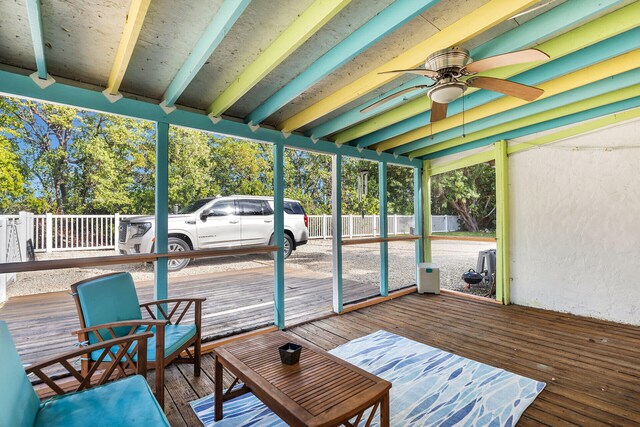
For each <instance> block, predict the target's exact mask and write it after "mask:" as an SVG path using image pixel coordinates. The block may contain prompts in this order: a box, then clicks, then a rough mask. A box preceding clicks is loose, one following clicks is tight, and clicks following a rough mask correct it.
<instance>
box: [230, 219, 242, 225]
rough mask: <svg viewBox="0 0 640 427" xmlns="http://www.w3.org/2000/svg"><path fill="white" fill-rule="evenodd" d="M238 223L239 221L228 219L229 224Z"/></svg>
mask: <svg viewBox="0 0 640 427" xmlns="http://www.w3.org/2000/svg"><path fill="white" fill-rule="evenodd" d="M239 222H240V221H239V220H237V219H230V220H229V224H237V223H239Z"/></svg>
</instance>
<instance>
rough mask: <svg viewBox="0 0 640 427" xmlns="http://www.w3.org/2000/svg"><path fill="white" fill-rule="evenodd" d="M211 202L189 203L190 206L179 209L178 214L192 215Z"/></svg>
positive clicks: (202, 200) (197, 201)
mask: <svg viewBox="0 0 640 427" xmlns="http://www.w3.org/2000/svg"><path fill="white" fill-rule="evenodd" d="M210 201H211V199H200V200H196V201H195V202H191V204H189V205H187V206H185V207H184V208H182V209H180V210H179V211H178V213H179V214H189V213H193V212H195V211H197V210H198V209H200V208H201V207H203V206H204V205H206V204H207V203H209V202H210Z"/></svg>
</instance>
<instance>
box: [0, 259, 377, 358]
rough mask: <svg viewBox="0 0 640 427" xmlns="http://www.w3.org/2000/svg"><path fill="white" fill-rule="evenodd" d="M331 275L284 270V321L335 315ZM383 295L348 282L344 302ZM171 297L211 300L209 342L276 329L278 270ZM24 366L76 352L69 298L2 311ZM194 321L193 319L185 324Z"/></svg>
mask: <svg viewBox="0 0 640 427" xmlns="http://www.w3.org/2000/svg"><path fill="white" fill-rule="evenodd" d="M136 288H137V290H138V297H139V299H140V301H141V302H143V301H150V300H152V299H153V282H150V281H146V282H140V283H137V284H136ZM332 289H333V287H332V278H331V275H327V274H326V273H325V274H322V273H316V272H310V271H308V270H302V269H297V268H287V269H286V270H285V315H286V321H287V322H288V323H289V324H295V323H299V322H302V321H305V320H310V319H314V318H318V317H320V316H323V315H327V314H330V313H331V301H332ZM376 294H378V288H377V287H374V286H370V285H364V284H362V283H359V282H355V281H345V283H344V299H345V301H355V300H359V299H362V298H365V297H368V296H372V295H376ZM169 296H170V297H206V298H207V301H206V302H205V303H204V305H203V308H202V310H203V315H202V325H203V335H204V337H205V340H206V339H214V338H220V337H223V336H228V335H233V334H238V333H241V332H245V331H248V330H252V329H256V328H258V327H261V326H267V325H273V269H272V268H270V267H263V268H255V269H246V270H239V271H229V272H224V273H212V274H208V275H200V276H189V277H184V278H178V279H172V280H171V281H170V283H169ZM0 319H2V320H5V321H6V322H7V324H8V326H9V330H10V331H11V334H12V336H13V339H14V341H15V343H16V346H17V348H18V353H19V354H20V357H21V359H22V363H23V364H27V363H33V362H34V361H36V360H39V359H42V358H43V357H47V356H49V355H53V354H58V353H60V352H63V351H65V350H68V349H70V348H72V346H73V344H74V343H75V342H76V339H75V336H72V335H71V332H72V331H74V330H76V329H78V328H79V327H80V325H79V323H78V317H77V314H76V308H75V305H74V303H73V299H72V298H71V296H70V295H69V293H67V292H52V293H47V294H37V295H28V296H23V297H15V298H11V299H9V301H8V302H7V303H6V304H5V305H4V306H3V307H1V308H0ZM186 320H189V319H188V318H186V319H185V321H186Z"/></svg>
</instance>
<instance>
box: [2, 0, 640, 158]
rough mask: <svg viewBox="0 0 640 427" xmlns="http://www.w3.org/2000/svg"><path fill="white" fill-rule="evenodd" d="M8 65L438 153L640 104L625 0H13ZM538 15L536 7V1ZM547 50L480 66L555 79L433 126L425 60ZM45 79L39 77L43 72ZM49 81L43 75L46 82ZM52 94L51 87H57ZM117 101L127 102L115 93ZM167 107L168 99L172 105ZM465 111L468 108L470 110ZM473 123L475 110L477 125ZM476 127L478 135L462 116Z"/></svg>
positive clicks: (632, 21)
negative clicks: (536, 92) (530, 93)
mask: <svg viewBox="0 0 640 427" xmlns="http://www.w3.org/2000/svg"><path fill="white" fill-rule="evenodd" d="M0 4H2V13H1V14H0V67H1V68H2V69H3V70H4V71H9V72H12V73H18V74H31V73H35V74H36V76H37V75H40V77H41V78H44V77H46V75H47V74H48V75H50V76H51V77H52V78H53V79H55V80H56V81H58V82H64V83H65V84H70V85H75V86H82V87H85V88H87V87H88V88H91V89H93V90H96V91H104V90H105V89H106V92H107V93H111V94H120V95H122V96H123V97H124V98H138V99H145V100H147V101H150V102H154V103H157V104H160V103H161V102H163V101H164V102H163V105H165V107H167V110H166V111H167V113H168V114H171V109H172V108H173V107H176V108H178V109H189V110H191V111H193V110H196V111H200V112H201V113H202V114H210V115H211V116H212V117H223V118H226V119H230V120H234V121H240V122H244V123H247V125H248V126H252V127H255V126H258V125H259V126H262V127H266V128H271V129H277V130H282V131H283V132H284V133H285V134H287V133H297V134H302V135H306V136H308V137H311V138H312V139H313V140H316V139H322V140H326V141H331V142H333V143H336V144H348V145H353V146H357V147H359V148H361V149H367V150H377V151H379V152H382V151H384V152H389V153H393V154H395V155H401V156H409V157H411V158H422V159H427V158H435V157H440V156H443V155H446V154H450V153H455V152H460V151H464V150H468V149H473V148H477V147H481V146H483V145H488V144H491V143H492V142H495V141H496V140H498V139H505V138H512V137H513V138H516V137H522V136H526V135H527V134H531V133H534V132H541V131H546V130H549V129H553V128H554V127H560V126H567V125H573V124H579V123H580V122H582V121H584V120H589V119H593V118H596V117H599V116H603V115H607V114H613V113H616V112H618V111H622V110H627V109H630V108H635V107H638V106H639V105H637V104H638V102H640V101H639V100H640V89H639V87H638V86H639V85H638V82H640V70H639V69H638V68H637V67H638V66H639V65H640V51H639V50H638V47H639V45H640V29H638V28H637V26H638V25H639V24H640V2H637V1H628V0H627V1H616V0H598V1H591V0H556V1H548V0H544V1H530V0H491V1H487V0H441V1H436V0H397V1H391V0H351V1H349V0H295V1H293V0H253V1H249V0H225V1H222V0H203V1H190V0H132V1H130V0H102V1H99V0H65V1H63V0H42V1H40V2H39V1H38V0H0ZM523 12H524V13H523ZM453 46H459V47H463V48H465V49H468V50H469V51H470V53H471V57H472V58H473V59H474V60H478V59H482V58H485V57H488V56H494V55H499V54H504V53H508V52H512V51H517V50H522V49H527V48H537V49H540V50H542V51H543V52H545V53H547V54H548V55H549V56H550V59H549V60H548V61H538V62H532V63H526V64H520V65H511V66H507V67H502V68H496V69H493V70H490V71H486V72H483V73H480V75H481V76H489V77H498V78H504V79H509V80H512V81H514V82H520V83H524V84H527V85H531V86H537V87H539V88H541V89H544V91H545V93H544V95H542V96H541V97H540V98H538V99H537V100H536V101H533V102H526V101H522V100H520V99H518V98H513V97H509V96H504V95H501V94H499V93H496V92H490V91H487V90H474V89H469V90H467V91H466V93H465V96H464V102H463V99H462V98H461V99H457V100H456V101H453V102H452V103H450V104H449V108H448V110H449V111H448V117H447V118H445V119H444V120H440V121H438V122H435V123H434V124H433V125H431V124H430V109H431V101H430V99H429V98H428V97H427V94H426V89H417V90H413V91H409V92H406V93H404V94H403V95H402V96H399V97H397V98H395V99H394V100H392V101H390V102H388V103H386V104H383V105H381V106H379V107H377V108H374V109H372V110H371V111H367V112H365V113H363V112H361V111H360V110H361V109H363V108H365V107H367V106H369V105H371V104H372V103H373V102H375V101H377V100H379V99H381V98H383V97H385V96H388V95H391V94H393V93H395V92H397V91H399V90H402V89H405V88H407V87H410V86H412V85H414V84H422V85H428V84H432V83H433V81H432V80H430V79H429V78H427V77H423V76H416V75H407V74H395V75H389V74H379V72H381V71H388V70H391V69H396V68H413V67H417V66H423V65H424V60H425V58H426V57H427V56H428V55H429V54H431V53H433V52H434V51H436V50H439V49H443V48H448V47H453ZM36 78H37V77H36ZM34 84H35V83H34ZM43 90H45V91H46V90H47V89H46V88H45V89H43ZM115 102H118V101H115ZM158 108H160V107H158ZM463 108H464V114H463ZM463 120H464V122H463ZM463 123H464V136H463V127H462V125H463Z"/></svg>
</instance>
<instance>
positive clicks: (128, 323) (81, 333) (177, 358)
mask: <svg viewBox="0 0 640 427" xmlns="http://www.w3.org/2000/svg"><path fill="white" fill-rule="evenodd" d="M115 274H119V273H109V274H104V275H101V276H96V277H92V278H90V279H86V280H83V281H80V282H77V283H74V284H73V285H71V291H72V296H73V299H74V301H75V304H76V309H77V311H78V318H79V320H80V329H79V330H77V331H75V332H73V334H76V335H78V340H79V341H80V342H84V341H87V342H88V341H89V333H93V334H95V336H96V337H97V339H98V340H99V341H100V342H101V343H102V342H104V341H106V340H110V339H113V338H115V337H116V334H115V332H114V330H115V328H120V327H129V328H130V329H129V331H128V332H127V334H126V335H125V336H131V335H137V334H135V331H136V329H137V328H138V327H140V326H143V327H145V331H144V332H145V333H147V332H149V333H151V328H152V327H154V326H155V336H156V360H155V361H147V366H148V368H149V369H155V375H156V380H155V383H156V384H155V396H156V399H157V400H158V403H159V404H160V407H161V408H162V409H164V368H165V367H166V366H168V365H169V364H170V363H173V362H175V363H189V364H193V375H194V376H196V377H199V376H200V372H201V357H202V355H201V349H202V303H203V302H204V301H206V298H169V299H163V300H157V301H150V302H147V303H143V304H140V308H141V309H142V308H144V309H145V310H146V311H147V313H148V314H149V315H150V317H151V320H124V321H119V322H111V323H105V324H102V325H95V326H91V327H87V326H86V324H85V321H84V313H83V311H82V305H81V303H80V298H79V297H78V286H80V285H81V284H83V283H86V282H88V281H92V280H95V279H98V278H103V277H108V276H112V275H115ZM170 304H174V305H173V308H172V309H171V310H169V309H168V308H169V307H168V306H169V305H170ZM183 304H186V305H185V306H184V308H182V310H180V311H179V309H180V307H181V306H182V305H183ZM152 307H156V309H157V310H158V313H159V314H160V316H161V317H163V318H164V319H158V316H156V314H154V312H153V310H152V309H151V308H152ZM191 307H193V310H194V321H195V325H196V333H195V335H194V336H193V337H192V338H191V339H189V340H188V341H187V342H186V343H184V344H183V345H182V346H181V347H180V348H178V349H177V350H175V351H174V352H173V353H171V354H169V355H164V344H165V334H164V327H165V326H166V325H178V324H180V322H181V321H182V319H183V318H184V316H185V315H186V314H187V312H188V311H189V309H190V308H191ZM167 313H168V314H167ZM175 317H177V320H175V321H174V319H175ZM104 331H106V334H105V336H103V335H102V334H103V333H105V332H104ZM152 335H153V334H152ZM192 345H193V354H192V353H191V351H190V350H189V347H191V346H192ZM183 352H185V353H186V354H187V357H183V356H182V353H183ZM84 354H86V357H85V358H83V360H82V371H83V373H85V374H87V373H88V372H89V371H91V370H92V369H94V366H93V365H95V364H99V361H92V360H91V352H88V351H86V349H85V351H84ZM103 354H104V353H103ZM104 355H105V357H106V354H104ZM163 355H164V357H163ZM110 357H111V359H112V360H113V355H111V356H110ZM145 358H146V354H145ZM160 361H162V363H159V362H160ZM128 362H129V360H128V357H127V360H125V361H124V362H123V363H125V364H126V363H128Z"/></svg>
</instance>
